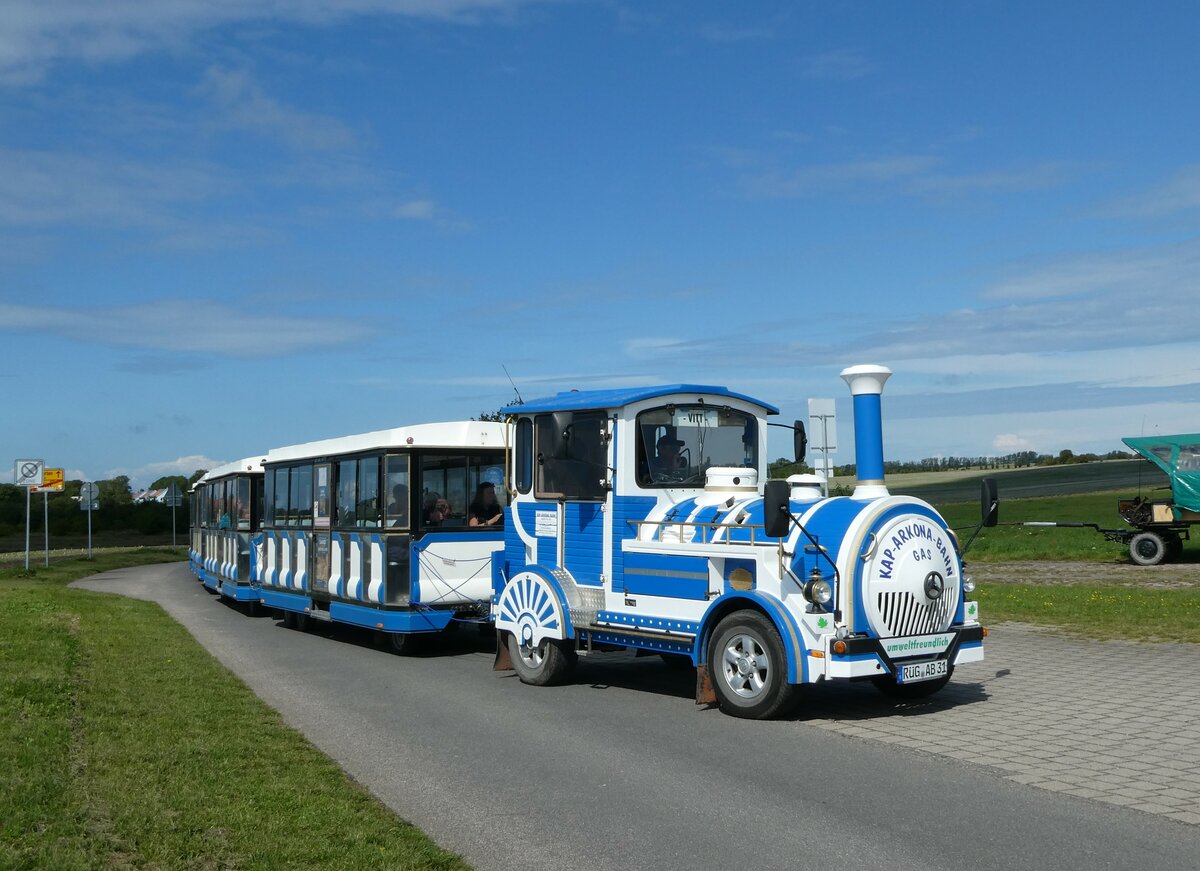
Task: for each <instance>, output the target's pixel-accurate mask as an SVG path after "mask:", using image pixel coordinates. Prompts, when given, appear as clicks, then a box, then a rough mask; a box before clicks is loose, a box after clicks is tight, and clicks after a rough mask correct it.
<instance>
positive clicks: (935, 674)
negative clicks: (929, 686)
mask: <svg viewBox="0 0 1200 871" xmlns="http://www.w3.org/2000/svg"><path fill="white" fill-rule="evenodd" d="M948 670H949V662H948V660H945V659H935V660H932V661H930V662H910V663H909V664H907V665H902V666H900V668H899V669H898V670H897V671H896V683H916V682H917V681H922V680H933V679H934V678H939V677H943V676H944V675H945V674H946V672H947V671H948Z"/></svg>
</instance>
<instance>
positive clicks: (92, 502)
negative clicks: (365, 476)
mask: <svg viewBox="0 0 1200 871" xmlns="http://www.w3.org/2000/svg"><path fill="white" fill-rule="evenodd" d="M99 495H100V488H99V487H97V486H96V485H95V484H93V483H92V482H91V481H84V482H83V483H82V484H80V485H79V508H80V510H82V511H86V512H87V515H88V555H87V558H88V559H91V558H92V512H93V511H94V510H95V509H97V508H99V507H100V503H99V502H97V501H96V497H97V496H99Z"/></svg>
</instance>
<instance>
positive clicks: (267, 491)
mask: <svg viewBox="0 0 1200 871" xmlns="http://www.w3.org/2000/svg"><path fill="white" fill-rule="evenodd" d="M274 525H275V470H274V469H267V471H266V474H265V475H263V526H274Z"/></svg>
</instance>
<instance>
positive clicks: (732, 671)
mask: <svg viewBox="0 0 1200 871" xmlns="http://www.w3.org/2000/svg"><path fill="white" fill-rule="evenodd" d="M721 673H722V674H723V675H724V677H725V683H726V685H728V687H729V689H730V690H732V691H733V692H734V694H736V695H737V696H739V697H740V698H743V699H747V700H750V699H756V698H758V697H759V696H761V695H762V694H763V693H764V692H765V691H766V689H767V683H768V682H769V681H770V678H771V658H770V656H769V655H768V654H767V649H766V647H764V646H763V644H762V642H761V641H759V640H758V639H757V638H755V637H754V636H753V635H748V634H746V633H739V634H737V635H734V636H733V637H732V638H730V639H729V641H728V642H727V643H726V645H725V650H724V651H723V652H722V654H721Z"/></svg>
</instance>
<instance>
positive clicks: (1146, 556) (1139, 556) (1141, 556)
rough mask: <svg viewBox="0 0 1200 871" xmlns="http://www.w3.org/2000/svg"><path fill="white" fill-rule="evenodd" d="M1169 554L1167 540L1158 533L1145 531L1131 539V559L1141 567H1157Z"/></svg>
mask: <svg viewBox="0 0 1200 871" xmlns="http://www.w3.org/2000/svg"><path fill="white" fill-rule="evenodd" d="M1167 553H1168V546H1167V540H1166V539H1165V538H1164V537H1163V536H1161V535H1159V534H1158V533H1157V532H1145V531H1143V532H1139V533H1138V534H1137V535H1135V536H1134V537H1133V538H1131V539H1129V559H1130V560H1131V561H1132V562H1134V563H1136V564H1137V565H1139V566H1156V565H1158V564H1159V563H1161V562H1163V561H1164V560H1165V559H1166V558H1167Z"/></svg>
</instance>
